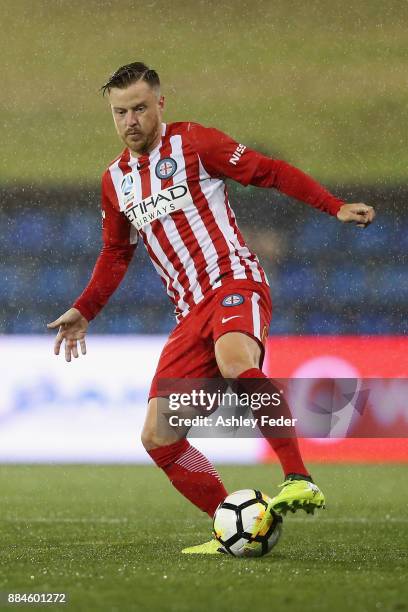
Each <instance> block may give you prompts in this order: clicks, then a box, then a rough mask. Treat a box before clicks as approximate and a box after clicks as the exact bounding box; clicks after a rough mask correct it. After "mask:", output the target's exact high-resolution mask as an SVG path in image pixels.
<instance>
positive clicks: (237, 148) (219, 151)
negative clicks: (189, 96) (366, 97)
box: [188, 123, 344, 216]
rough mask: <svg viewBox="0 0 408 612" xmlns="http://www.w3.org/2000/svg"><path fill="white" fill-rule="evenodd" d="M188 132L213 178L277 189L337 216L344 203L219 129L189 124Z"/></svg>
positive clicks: (299, 172) (294, 171) (290, 169)
mask: <svg viewBox="0 0 408 612" xmlns="http://www.w3.org/2000/svg"><path fill="white" fill-rule="evenodd" d="M188 132H189V136H190V141H191V143H192V145H193V146H194V148H195V149H196V151H197V152H198V154H199V156H200V159H201V161H202V163H203V165H204V168H205V169H206V170H207V172H208V173H209V174H210V176H212V177H218V178H230V179H233V180H234V181H237V182H238V183H241V185H244V186H247V185H255V186H256V187H268V188H275V189H277V190H278V191H281V192H282V193H284V194H286V195H288V196H290V197H293V198H295V199H297V200H300V201H301V202H304V203H305V204H309V205H310V206H313V207H314V208H317V209H319V210H321V211H323V212H326V213H329V214H331V215H334V216H335V215H337V213H338V211H339V209H340V208H341V206H342V205H343V204H344V201H343V200H340V199H339V198H336V197H335V196H334V195H332V194H331V193H330V192H329V191H327V190H326V189H325V188H324V187H323V186H322V185H320V184H319V183H318V182H317V181H315V180H314V179H313V178H312V177H311V176H309V175H307V174H305V173H304V172H302V171H301V170H299V169H298V168H295V166H292V165H290V164H288V163H286V162H284V161H282V160H279V159H273V158H271V157H267V156H266V155H263V154H262V153H259V152H258V151H254V150H253V149H250V148H248V147H247V146H246V145H244V144H241V143H238V142H237V141H236V140H234V139H233V138H231V137H230V136H228V135H227V134H224V133H223V132H221V131H220V130H217V129H215V128H206V127H204V126H202V125H199V124H197V123H190V124H189V130H188Z"/></svg>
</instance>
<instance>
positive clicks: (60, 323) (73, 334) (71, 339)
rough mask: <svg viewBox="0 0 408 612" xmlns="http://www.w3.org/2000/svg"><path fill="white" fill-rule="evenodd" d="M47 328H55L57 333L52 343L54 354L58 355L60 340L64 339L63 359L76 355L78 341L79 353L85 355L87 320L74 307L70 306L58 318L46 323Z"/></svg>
mask: <svg viewBox="0 0 408 612" xmlns="http://www.w3.org/2000/svg"><path fill="white" fill-rule="evenodd" d="M47 327H48V329H57V328H58V334H57V337H56V339H55V344H54V354H55V355H59V353H60V348H61V344H62V341H63V340H65V360H66V361H71V356H73V357H75V358H76V357H78V344H77V343H78V341H79V345H80V347H81V353H82V354H83V355H86V344H85V334H86V332H87V329H88V321H87V320H86V319H85V317H83V316H82V315H81V313H80V312H79V310H77V309H76V308H70V309H69V310H67V312H64V314H63V315H61V316H60V317H59V318H58V319H56V320H55V321H53V322H52V323H48V324H47Z"/></svg>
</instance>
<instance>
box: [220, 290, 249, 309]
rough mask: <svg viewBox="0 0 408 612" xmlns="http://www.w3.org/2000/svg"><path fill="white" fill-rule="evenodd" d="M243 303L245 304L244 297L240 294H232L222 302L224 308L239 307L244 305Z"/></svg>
mask: <svg viewBox="0 0 408 612" xmlns="http://www.w3.org/2000/svg"><path fill="white" fill-rule="evenodd" d="M243 302H244V296H243V295H241V294H240V293H231V294H230V295H226V296H225V298H224V299H223V300H222V302H221V305H222V306H239V305H240V304H243Z"/></svg>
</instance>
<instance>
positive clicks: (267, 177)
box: [48, 62, 375, 554]
mask: <svg viewBox="0 0 408 612" xmlns="http://www.w3.org/2000/svg"><path fill="white" fill-rule="evenodd" d="M102 91H103V93H104V94H105V93H106V94H107V95H108V97H109V102H110V106H111V110H112V115H113V121H114V123H115V126H116V130H117V133H118V135H119V137H120V138H121V140H122V141H123V142H124V143H125V145H126V146H125V149H124V150H123V152H122V153H121V155H120V156H119V157H117V158H116V159H115V160H114V161H112V162H111V163H110V164H109V166H108V168H107V170H106V171H105V173H104V174H103V177H102V226H103V229H102V232H103V247H102V250H101V253H100V255H99V257H98V259H97V262H96V265H95V268H94V271H93V274H92V277H91V279H90V282H89V284H88V285H87V287H86V288H85V290H84V291H83V293H82V294H81V295H80V296H79V298H78V299H77V300H76V301H75V302H74V304H73V306H72V308H70V309H69V310H68V311H67V312H65V313H64V314H63V315H61V316H60V317H59V318H58V319H57V320H56V321H54V322H53V323H49V324H48V327H49V328H50V329H56V328H58V333H57V336H56V341H55V349H54V350H55V354H57V355H58V354H59V352H60V347H61V344H62V342H63V341H65V358H66V360H67V361H71V357H72V356H73V357H74V358H76V357H78V342H79V345H80V348H81V352H82V354H85V353H86V345H85V335H86V333H87V328H88V324H89V322H90V321H91V320H92V319H93V318H94V317H95V316H96V315H97V314H98V312H99V311H100V310H101V309H102V308H103V306H104V305H105V304H106V303H107V301H108V299H109V298H110V296H111V295H112V294H113V292H114V291H115V289H116V288H117V287H118V285H119V283H120V282H121V280H122V279H123V277H124V275H125V273H126V270H127V268H128V266H129V263H130V261H131V259H132V257H133V254H134V251H135V248H136V245H137V242H138V240H142V241H143V243H144V246H145V248H146V249H147V251H148V253H149V255H150V258H151V260H152V263H153V265H154V267H155V268H156V270H157V272H158V273H159V275H160V277H161V280H162V281H163V284H164V286H165V288H166V291H167V294H168V295H169V297H170V299H171V301H172V302H173V304H174V306H175V316H176V320H177V324H176V326H175V328H174V330H173V331H172V332H171V334H170V336H169V338H168V341H167V343H166V344H165V346H164V348H163V351H162V353H161V356H160V360H159V363H158V366H157V370H156V373H155V376H154V378H153V381H152V384H151V388H150V393H149V401H148V409H147V415H146V421H145V425H144V428H143V432H142V443H143V445H144V447H145V449H146V450H147V452H148V453H149V455H150V457H151V458H152V460H153V461H154V462H155V463H156V464H157V465H158V466H159V467H160V468H162V469H163V471H164V472H165V473H166V474H167V476H168V478H169V479H170V481H171V483H172V484H173V485H174V486H175V487H176V489H178V491H180V493H182V494H183V495H184V496H185V497H186V498H187V499H188V500H190V501H191V502H192V503H193V504H195V505H196V506H197V507H198V508H200V509H201V510H202V511H204V512H207V513H208V514H209V516H210V517H212V516H213V514H214V511H215V510H216V508H217V506H218V504H219V503H220V502H222V501H223V500H224V498H225V497H226V496H227V491H226V490H225V488H224V485H223V484H222V481H221V478H220V477H219V475H218V473H217V472H216V470H215V469H214V467H213V466H212V464H211V463H210V461H208V459H207V458H206V457H204V456H203V455H202V453H201V452H199V451H198V450H197V449H196V448H194V447H193V446H191V445H190V443H189V442H188V440H187V439H186V438H185V437H181V435H178V434H176V433H174V431H172V433H171V434H168V435H163V433H162V432H160V431H158V429H157V405H158V399H157V398H158V394H159V392H158V380H159V379H160V378H165V379H170V378H215V377H220V376H221V377H223V378H228V379H234V380H235V381H237V384H241V385H242V386H243V387H244V388H245V384H246V381H248V380H250V381H251V384H252V383H254V384H255V387H256V385H257V384H258V383H259V385H260V387H259V388H262V391H266V390H268V389H270V388H271V385H272V383H270V381H268V379H267V377H266V376H265V375H264V374H263V372H262V370H261V366H262V362H263V356H264V343H265V340H266V336H267V331H268V329H269V323H270V319H271V299H270V293H269V284H268V280H267V278H266V275H265V273H264V271H263V269H262V266H261V265H260V263H259V260H258V258H257V256H256V255H255V254H254V253H253V252H252V251H251V250H250V249H249V248H248V246H247V245H246V243H245V240H244V238H243V236H242V235H241V232H240V230H239V228H238V226H237V223H236V220H235V216H234V213H233V211H232V209H231V206H230V203H229V200H228V194H227V190H226V187H225V182H224V180H225V179H226V178H230V179H233V180H235V181H238V182H239V183H241V184H242V185H256V186H258V187H268V188H275V189H278V190H279V191H281V192H283V193H285V194H287V195H288V196H291V197H293V198H296V199H297V200H300V201H302V202H305V203H306V204H309V205H310V206H314V207H315V208H317V209H319V210H320V211H323V212H326V213H328V214H330V215H333V216H334V217H336V218H337V219H338V220H339V221H342V222H354V223H356V224H357V225H358V226H359V227H366V226H367V225H368V224H369V223H371V221H372V220H373V219H374V214H375V213H374V210H373V208H372V207H371V206H367V205H366V204H363V203H355V204H346V203H345V202H343V201H342V200H339V199H338V198H336V197H334V196H333V195H331V194H330V193H329V192H328V191H326V190H325V189H324V188H323V187H321V186H320V185H319V184H318V183H316V181H314V180H313V179H312V178H310V177H309V176H307V175H306V174H304V173H303V172H301V171H300V170H298V169H296V168H294V167H293V166H290V165H289V164H287V163H285V162H284V161H280V160H277V159H271V158H269V157H266V156H265V155H261V154H260V153H258V152H256V151H253V150H251V149H249V148H248V147H246V146H245V145H243V144H240V143H238V142H236V141H235V140H233V139H232V138H230V137H229V136H227V135H226V134H224V133H222V132H220V131H219V130H217V129H215V128H212V127H210V128H208V127H203V126H202V125H200V124H198V123H193V122H190V121H182V122H177V123H167V124H166V123H163V122H162V114H163V109H164V98H163V96H162V95H161V92H160V80H159V76H158V74H157V72H155V71H154V70H152V69H150V68H148V67H147V66H146V65H145V64H143V63H141V62H134V63H131V64H129V65H126V66H122V67H120V68H119V69H118V70H117V71H116V72H114V74H113V75H112V76H111V77H110V78H109V80H108V81H107V82H106V83H105V85H104V86H103V87H102ZM265 214H267V212H266V213H265ZM136 299H137V298H136ZM254 381H255V382H254ZM256 381H258V383H256ZM241 388H242V387H241ZM268 442H269V443H270V444H271V446H272V448H273V449H274V451H275V452H276V454H277V456H278V458H279V460H280V463H281V465H282V469H283V472H284V476H285V478H284V483H283V485H282V486H281V490H280V492H279V493H278V494H277V495H276V496H275V497H274V498H273V500H272V503H271V506H272V507H273V508H274V509H275V510H276V511H279V512H286V511H287V510H296V509H297V508H303V509H304V510H306V511H308V512H311V511H313V510H314V508H316V507H322V506H323V505H324V502H325V498H324V495H323V493H322V491H321V490H320V489H319V488H318V487H317V486H316V485H315V484H314V483H313V481H312V478H311V476H310V474H309V472H308V470H307V468H306V467H305V465H304V463H303V461H302V457H301V455H300V452H299V447H298V444H297V440H296V438H294V437H288V438H269V439H268ZM183 552H186V553H207V554H212V553H218V552H221V551H220V549H219V544H218V542H217V541H216V540H211V541H210V542H206V543H205V544H201V545H198V546H194V547H191V548H188V549H185V550H184V551H183Z"/></svg>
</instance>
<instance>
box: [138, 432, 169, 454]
mask: <svg viewBox="0 0 408 612" xmlns="http://www.w3.org/2000/svg"><path fill="white" fill-rule="evenodd" d="M140 438H141V441H142V444H143V446H144V448H145V449H146V450H147V451H150V450H152V449H153V448H159V447H160V446H167V445H168V444H171V443H172V442H175V441H177V438H175V437H174V435H173V436H166V435H159V434H158V433H157V431H156V429H155V428H150V427H145V428H144V429H143V431H142V434H141V436H140Z"/></svg>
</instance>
